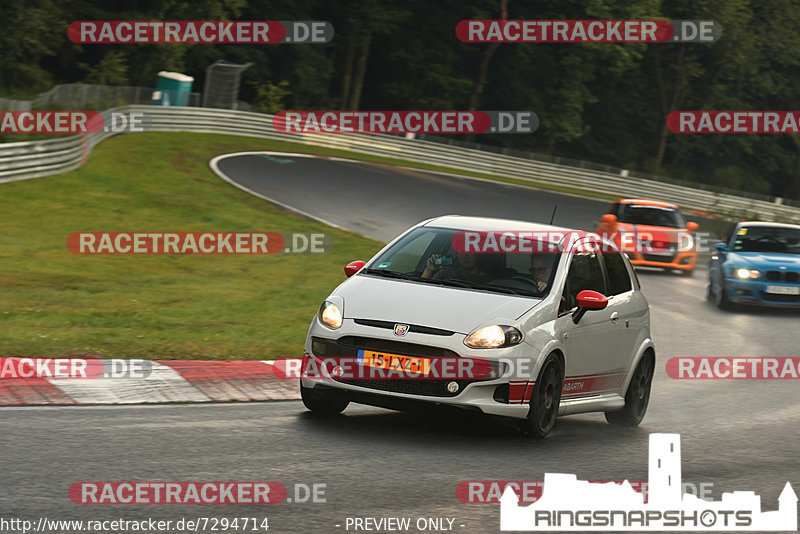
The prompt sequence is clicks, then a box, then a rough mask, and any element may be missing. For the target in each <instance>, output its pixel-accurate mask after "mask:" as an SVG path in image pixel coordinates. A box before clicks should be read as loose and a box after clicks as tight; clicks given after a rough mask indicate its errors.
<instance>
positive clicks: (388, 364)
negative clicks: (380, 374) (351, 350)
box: [358, 350, 431, 375]
mask: <svg viewBox="0 0 800 534" xmlns="http://www.w3.org/2000/svg"><path fill="white" fill-rule="evenodd" d="M358 364H359V365H365V366H367V367H377V368H379V369H388V370H390V371H402V372H405V373H413V374H422V375H427V374H430V372H431V359H430V358H415V357H414V356H402V355H400V354H391V353H388V352H375V351H372V350H359V351H358Z"/></svg>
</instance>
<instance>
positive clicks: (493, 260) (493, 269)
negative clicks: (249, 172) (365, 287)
mask: <svg viewBox="0 0 800 534" xmlns="http://www.w3.org/2000/svg"><path fill="white" fill-rule="evenodd" d="M458 232H459V230H453V229H446V228H431V227H421V228H416V229H415V230H413V231H411V232H409V233H408V234H406V235H405V236H403V238H401V239H400V240H399V241H398V242H397V243H395V244H394V245H392V246H391V247H390V248H389V249H388V250H386V251H385V252H384V253H383V254H381V255H380V256H378V257H377V258H376V259H375V260H374V261H372V262H371V263H370V264H369V265H367V267H366V268H365V269H363V270H362V271H361V274H363V275H366V276H384V277H387V278H392V279H396V280H409V281H413V282H422V283H428V284H433V285H440V286H448V287H455V288H461V289H469V290H479V291H489V292H493V293H506V294H511V295H522V296H530V297H544V296H545V295H546V294H547V293H548V292H549V291H550V286H551V285H552V282H553V279H554V277H555V270H556V269H555V266H557V265H558V260H559V257H560V254H558V253H538V254H530V253H505V252H497V253H494V252H490V253H469V254H467V253H459V252H457V251H456V250H455V249H454V248H453V237H454V236H455V235H456V234H457V233H458Z"/></svg>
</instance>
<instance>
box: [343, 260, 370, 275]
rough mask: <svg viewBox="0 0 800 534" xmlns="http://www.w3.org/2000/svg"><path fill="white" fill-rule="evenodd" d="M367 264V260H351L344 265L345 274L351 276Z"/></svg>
mask: <svg viewBox="0 0 800 534" xmlns="http://www.w3.org/2000/svg"><path fill="white" fill-rule="evenodd" d="M366 264H367V262H365V261H361V260H356V261H351V262H350V263H348V264H347V265H345V266H344V274H346V275H347V277H348V278H350V277H351V276H353V275H354V274H356V273H357V272H358V271H360V270H361V269H362V268H363V267H364V266H365V265H366Z"/></svg>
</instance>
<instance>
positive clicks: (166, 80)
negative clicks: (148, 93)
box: [154, 70, 194, 106]
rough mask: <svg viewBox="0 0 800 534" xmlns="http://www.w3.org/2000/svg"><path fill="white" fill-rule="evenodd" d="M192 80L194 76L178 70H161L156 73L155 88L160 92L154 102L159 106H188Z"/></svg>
mask: <svg viewBox="0 0 800 534" xmlns="http://www.w3.org/2000/svg"><path fill="white" fill-rule="evenodd" d="M192 82H194V78H192V77H191V76H187V75H186V74H181V73H180V72H167V71H165V70H162V71H161V72H159V73H158V80H157V81H156V90H157V92H160V93H161V94H160V95H159V98H157V99H156V101H155V102H154V104H156V105H160V106H188V105H189V95H190V93H191V92H192ZM154 96H155V95H154Z"/></svg>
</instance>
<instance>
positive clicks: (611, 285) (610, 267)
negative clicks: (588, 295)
mask: <svg viewBox="0 0 800 534" xmlns="http://www.w3.org/2000/svg"><path fill="white" fill-rule="evenodd" d="M603 262H604V263H605V265H606V273H607V274H608V295H606V296H608V297H610V296H612V295H619V294H621V293H625V292H626V291H630V290H631V289H632V288H633V286H632V284H631V277H630V275H629V274H628V269H627V267H625V260H624V259H622V253H621V252H610V253H607V254H603Z"/></svg>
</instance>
